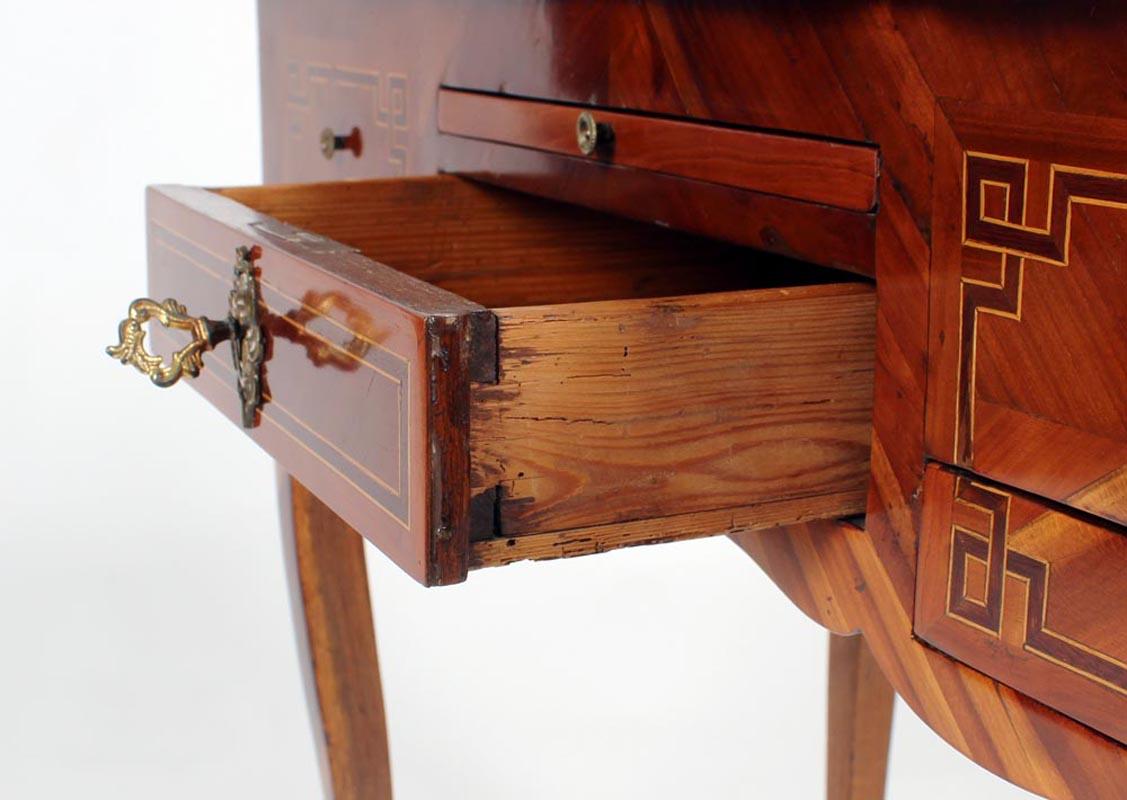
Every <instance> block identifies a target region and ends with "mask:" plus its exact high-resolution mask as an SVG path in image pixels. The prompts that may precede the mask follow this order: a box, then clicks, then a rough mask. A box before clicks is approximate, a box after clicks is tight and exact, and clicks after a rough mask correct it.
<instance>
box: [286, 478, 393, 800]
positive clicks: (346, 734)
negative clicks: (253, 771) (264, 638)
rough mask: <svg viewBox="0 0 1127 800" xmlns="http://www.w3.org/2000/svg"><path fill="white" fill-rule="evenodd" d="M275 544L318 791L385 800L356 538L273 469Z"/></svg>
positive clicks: (378, 698) (382, 734)
mask: <svg viewBox="0 0 1127 800" xmlns="http://www.w3.org/2000/svg"><path fill="white" fill-rule="evenodd" d="M278 500H279V510H280V517H281V522H282V547H283V550H284V552H285V555H286V572H287V576H288V579H289V583H290V602H291V604H292V606H293V613H294V625H295V628H296V632H297V641H298V644H299V654H300V658H301V662H302V666H303V668H304V677H305V686H306V697H307V700H308V702H309V709H310V716H311V717H312V719H313V723H314V727H315V736H314V739H315V742H316V746H317V750H318V753H319V755H320V757H321V768H322V777H323V779H324V782H325V788H326V794H327V796H329V797H331V798H332V800H391V767H390V763H389V761H388V747H387V728H386V725H385V723H384V706H383V694H382V692H381V689H380V669H379V661H378V658H377V656H376V639H375V633H374V631H373V629H372V607H371V601H370V599H369V596H368V574H367V571H366V569H365V565H364V545H363V539H362V538H361V537H360V535H359V534H358V533H357V532H356V531H354V530H353V529H352V528H350V527H348V525H347V524H345V522H344V520H342V519H341V518H340V517H338V516H337V515H336V514H334V513H333V512H332V511H331V510H330V509H329V507H328V506H326V505H325V504H324V503H322V502H321V501H320V500H318V499H317V498H316V497H314V496H313V494H311V493H310V492H309V490H308V489H306V488H305V487H304V486H302V485H301V484H300V483H298V482H297V481H295V480H293V479H292V478H291V477H290V476H289V475H287V474H286V473H285V471H284V470H281V469H279V470H278Z"/></svg>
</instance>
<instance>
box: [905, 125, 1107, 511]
mask: <svg viewBox="0 0 1127 800" xmlns="http://www.w3.org/2000/svg"><path fill="white" fill-rule="evenodd" d="M946 110H947V117H948V119H949V121H950V126H951V136H950V137H949V139H948V140H947V141H945V142H944V143H943V145H944V146H943V147H942V149H940V150H939V152H938V156H937V161H936V182H935V187H936V188H935V191H936V199H935V205H936V213H937V219H938V220H939V222H940V224H939V225H938V226H937V228H936V236H935V257H934V259H933V282H932V293H931V294H932V309H933V312H934V313H933V314H932V317H931V320H932V321H931V345H930V352H931V360H930V367H929V384H928V386H929V402H928V427H927V445H928V452H929V454H930V455H932V456H933V457H935V458H937V459H942V460H944V461H947V462H948V463H952V464H957V465H960V466H965V467H968V468H970V469H973V470H974V471H975V472H978V473H979V474H982V475H987V476H989V477H991V478H994V479H996V480H999V481H1002V482H1004V483H1007V484H1009V485H1011V486H1016V487H1018V488H1021V489H1026V490H1028V491H1032V492H1036V493H1037V494H1040V495H1042V496H1045V497H1049V498H1052V499H1055V500H1059V501H1061V502H1064V503H1068V504H1069V505H1072V506H1074V507H1075V508H1078V509H1081V510H1084V511H1089V512H1091V513H1094V514H1099V515H1101V516H1103V517H1106V518H1108V519H1110V520H1113V521H1115V522H1119V523H1123V522H1127V400H1125V399H1124V398H1125V397H1127V394H1125V393H1124V391H1123V387H1124V386H1127V358H1124V353H1127V310H1125V309H1124V304H1123V286H1124V277H1125V272H1124V267H1123V263H1124V258H1123V256H1124V253H1123V248H1122V247H1121V246H1117V243H1118V242H1121V241H1122V240H1123V238H1124V237H1127V144H1125V142H1127V121H1119V120H1105V119H1099V118H1094V117H1090V116H1081V115H1073V114H1061V113H1049V112H1023V113H1015V114H1008V115H1006V117H1005V120H1004V122H1003V121H1000V120H999V119H998V117H999V116H1000V115H999V114H997V112H996V111H995V110H994V109H992V108H990V107H983V106H974V105H967V104H957V103H952V104H949V105H948V107H947V109H946ZM1060 453H1068V454H1069V455H1068V457H1067V458H1060V457H1059V454H1060Z"/></svg>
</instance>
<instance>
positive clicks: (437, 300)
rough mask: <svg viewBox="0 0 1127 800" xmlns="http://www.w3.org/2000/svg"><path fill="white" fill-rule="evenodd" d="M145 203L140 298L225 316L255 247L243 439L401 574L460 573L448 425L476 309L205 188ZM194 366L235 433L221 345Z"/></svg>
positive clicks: (164, 193) (456, 461)
mask: <svg viewBox="0 0 1127 800" xmlns="http://www.w3.org/2000/svg"><path fill="white" fill-rule="evenodd" d="M147 199H148V242H149V292H150V295H151V296H153V297H155V298H158V299H160V298H165V297H171V298H176V299H177V300H179V301H180V302H181V303H183V304H184V305H185V306H187V308H188V310H189V312H190V313H192V314H202V315H204V316H209V317H211V318H212V319H221V318H223V317H224V316H226V313H227V293H228V291H229V290H230V286H231V270H232V264H233V263H234V253H235V249H236V248H237V247H240V246H253V245H258V246H259V247H260V248H261V257H260V258H258V259H257V261H256V263H255V266H256V267H257V270H258V273H259V286H260V292H261V299H262V304H263V306H264V308H263V309H262V312H263V313H264V315H265V316H264V327H265V329H266V334H267V342H268V344H267V348H268V350H267V362H266V365H265V374H264V385H263V389H264V391H263V400H264V403H263V407H262V409H261V411H260V412H259V414H258V417H257V420H256V424H255V427H254V428H253V429H251V430H250V431H248V433H249V434H250V436H251V437H252V438H254V439H255V441H257V442H258V443H259V444H260V445H261V446H262V447H263V448H264V449H266V450H267V451H268V452H269V453H270V454H271V455H273V456H274V457H275V458H276V459H277V460H278V461H279V462H280V463H281V464H282V465H283V466H284V467H285V468H286V469H287V470H288V471H289V472H290V473H291V474H292V475H294V476H295V477H296V478H297V479H298V480H300V481H301V482H302V483H303V484H305V485H306V486H308V487H309V488H310V489H311V490H312V491H313V492H315V493H316V494H317V495H318V496H319V497H321V498H322V499H324V501H325V502H326V503H328V504H329V505H330V506H331V507H332V508H333V509H334V511H336V512H337V513H338V514H340V515H341V516H342V517H343V518H344V519H345V520H346V521H348V522H349V524H351V525H353V526H354V527H356V528H357V529H359V530H362V531H363V532H364V533H365V535H367V536H368V537H369V538H370V539H372V540H373V541H374V542H375V543H376V544H377V545H378V546H379V547H380V548H381V549H382V550H383V551H384V552H385V553H387V554H388V555H389V556H390V557H391V558H392V559H393V560H395V561H396V563H398V564H399V565H400V566H401V567H402V568H403V569H405V570H406V571H407V572H409V573H410V574H412V575H413V576H415V577H416V578H417V579H419V580H421V581H425V582H442V581H444V580H458V579H460V578H461V577H462V576H464V574H465V541H464V538H463V541H462V542H461V543H458V542H457V541H455V540H454V537H453V536H451V535H450V534H449V533H448V532H450V531H454V530H461V531H462V533H463V537H464V533H465V522H464V520H462V519H460V515H464V513H465V508H464V507H465V506H466V504H467V502H468V498H466V497H465V493H464V488H463V489H462V490H461V491H459V487H460V486H461V487H464V480H463V481H462V482H461V484H459V482H458V480H457V479H456V478H457V477H458V476H460V475H461V474H462V473H464V466H463V462H464V461H465V459H466V447H467V443H466V436H465V432H464V431H460V430H458V429H457V428H456V427H455V426H453V425H452V424H451V420H454V419H458V418H463V419H464V418H465V415H466V411H465V403H466V399H467V396H468V394H467V393H468V383H467V381H468V370H467V368H466V366H465V365H464V364H463V360H464V359H465V358H466V354H467V352H468V346H469V342H470V338H471V337H470V335H469V329H470V323H469V320H470V319H471V318H472V317H473V316H474V315H475V314H476V313H478V312H481V311H483V309H481V307H480V306H476V305H474V304H472V303H468V302H467V301H464V300H462V299H461V298H458V297H456V296H454V295H451V294H449V293H447V292H442V291H441V290H438V289H435V288H434V287H430V286H427V285H426V284H423V283H421V282H419V281H412V280H410V279H409V278H407V277H406V276H404V275H402V274H400V273H397V272H395V271H394V270H391V269H389V268H387V267H384V266H382V265H380V264H377V263H375V262H372V261H370V260H368V259H366V258H364V257H363V256H361V255H360V254H358V253H357V252H355V251H354V250H352V249H350V248H348V247H345V246H343V245H340V244H338V243H336V242H333V241H331V240H328V239H325V238H323V237H320V236H316V235H313V234H310V233H308V232H304V231H299V230H297V229H295V228H293V227H290V226H288V225H285V224H283V223H280V222H279V221H278V220H276V219H273V218H271V217H267V216H265V215H262V214H258V213H256V212H255V211H253V210H252V209H250V208H248V207H246V206H244V205H241V204H239V203H236V202H234V201H232V200H230V199H228V198H226V197H222V196H220V195H218V194H215V193H213V192H210V191H207V190H203V189H192V188H186V187H162V188H155V189H150V190H149V194H148V198H147ZM404 202H405V201H404ZM152 335H153V336H154V339H155V340H156V343H157V345H158V346H160V345H161V344H163V345H164V347H165V348H166V349H172V348H174V347H176V346H178V345H179V344H180V343H174V342H172V341H170V340H169V335H168V334H167V333H165V332H164V329H162V328H160V327H158V326H153V329H152ZM481 339H482V342H481V347H483V348H486V349H488V344H489V341H490V337H489V336H483V337H481ZM162 340H163V341H162ZM204 365H205V368H204V369H203V371H202V372H201V374H200V377H199V378H197V379H196V380H194V381H192V385H193V386H194V387H195V388H196V389H197V390H198V391H200V392H201V393H202V394H203V395H204V396H205V397H207V398H208V399H209V400H210V401H211V402H212V403H213V404H214V405H216V406H217V407H218V408H219V409H220V410H221V411H222V412H223V413H224V414H225V415H226V416H227V417H228V418H229V419H231V420H232V421H234V422H236V424H239V423H240V422H241V411H240V406H239V401H238V394H237V392H236V389H235V374H234V371H233V369H232V367H231V363H230V353H229V352H228V350H227V347H226V346H225V345H221V346H220V347H218V348H217V349H216V350H215V351H213V352H210V353H207V354H205V356H204ZM432 396H433V397H435V398H438V399H437V400H436V401H432V400H431V397H432ZM459 404H460V408H459V407H458V406H459ZM452 465H456V466H452ZM451 474H453V475H454V476H455V479H451V477H450V476H451ZM432 498H438V500H439V502H438V503H437V504H436V503H434V502H432Z"/></svg>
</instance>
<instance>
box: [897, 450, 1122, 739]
mask: <svg viewBox="0 0 1127 800" xmlns="http://www.w3.org/2000/svg"><path fill="white" fill-rule="evenodd" d="M924 502H925V514H924V526H923V531H922V532H921V537H920V568H919V582H918V583H917V587H916V598H917V599H916V624H915V631H916V633H917V635H919V636H920V637H921V638H922V639H924V640H925V641H927V642H929V643H931V644H933V645H934V646H936V647H938V648H939V649H941V650H943V651H944V652H946V653H949V654H951V655H953V656H955V657H956V658H958V659H960V660H961V661H965V662H966V663H967V664H970V665H971V666H973V667H975V668H977V669H980V670H982V671H983V672H985V673H987V674H988V675H992V676H993V677H995V678H997V679H998V680H1000V681H1002V682H1003V683H1005V684H1007V685H1008V686H1013V687H1014V688H1015V689H1019V690H1020V691H1023V692H1025V693H1026V694H1028V695H1029V696H1030V697H1034V698H1037V699H1038V700H1040V701H1042V702H1043V703H1046V704H1047V705H1050V706H1052V707H1053V708H1055V709H1057V710H1058V711H1062V712H1064V713H1065V714H1068V715H1069V716H1071V717H1074V718H1076V719H1078V720H1080V721H1082V722H1084V723H1086V724H1088V725H1091V726H1092V727H1093V728H1095V729H1096V730H1099V731H1102V732H1103V733H1105V734H1107V735H1108V736H1111V737H1113V738H1115V739H1118V740H1119V741H1121V742H1123V741H1127V721H1125V720H1124V711H1125V710H1127V629H1125V628H1124V626H1123V624H1122V619H1121V618H1120V616H1119V615H1118V614H1117V609H1118V607H1119V606H1120V605H1121V602H1120V598H1122V596H1123V592H1124V589H1125V586H1127V578H1125V577H1124V570H1125V568H1127V535H1125V534H1124V532H1123V531H1122V530H1108V529H1107V528H1105V527H1103V526H1101V525H1098V524H1094V523H1093V522H1092V521H1091V519H1084V518H1080V517H1077V516H1073V515H1071V514H1068V513H1064V512H1062V511H1061V510H1059V509H1054V508H1050V507H1048V506H1046V505H1045V504H1044V503H1043V502H1039V501H1037V500H1034V499H1030V498H1029V497H1027V496H1024V495H1021V494H1017V493H1015V492H1014V491H1013V490H1012V489H1007V488H1004V487H999V486H998V485H996V484H992V483H987V482H983V481H981V480H979V479H977V478H973V477H967V476H964V475H959V474H956V473H954V472H952V471H950V470H946V469H942V468H940V467H938V466H936V465H932V466H931V467H929V469H928V472H927V479H926V484H925V488H924Z"/></svg>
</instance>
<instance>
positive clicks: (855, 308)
mask: <svg viewBox="0 0 1127 800" xmlns="http://www.w3.org/2000/svg"><path fill="white" fill-rule="evenodd" d="M496 314H497V319H498V335H499V341H500V350H499V357H500V369H499V373H498V381H497V383H495V384H491V385H486V384H479V385H475V386H474V387H473V390H472V400H471V406H472V417H471V429H470V446H471V450H472V453H473V458H472V461H473V474H472V477H471V485H472V486H473V487H474V490H475V491H476V492H483V491H495V492H496V493H497V498H496V510H495V524H496V531H495V535H497V536H500V537H509V536H519V535H522V534H526V533H535V532H545V531H559V530H564V529H568V528H578V527H589V526H592V525H600V524H607V523H617V522H627V521H630V520H636V519H645V518H648V517H664V516H669V515H671V514H685V513H692V512H698V511H711V510H714V509H723V508H737V507H739V506H746V505H752V504H756V503H762V502H765V501H771V500H788V499H797V498H803V497H806V498H814V497H816V496H818V495H830V494H832V495H839V494H852V495H853V496H854V497H855V499H856V502H855V504H851V505H853V508H852V510H850V511H848V512H847V513H854V512H856V511H860V510H862V498H863V496H864V493H865V488H866V485H867V476H868V453H869V424H870V419H871V416H872V408H871V405H870V402H871V392H872V347H873V315H874V310H873V296H872V289H871V287H870V286H868V285H866V284H860V283H852V284H831V285H825V286H806V287H797V288H780V289H764V290H759V291H745V292H727V293H719V294H710V295H700V296H690V297H674V298H662V299H658V300H652V301H650V300H634V301H627V300H623V301H615V302H607V303H582V304H574V305H553V306H540V307H531V308H519V309H498V310H496Z"/></svg>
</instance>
